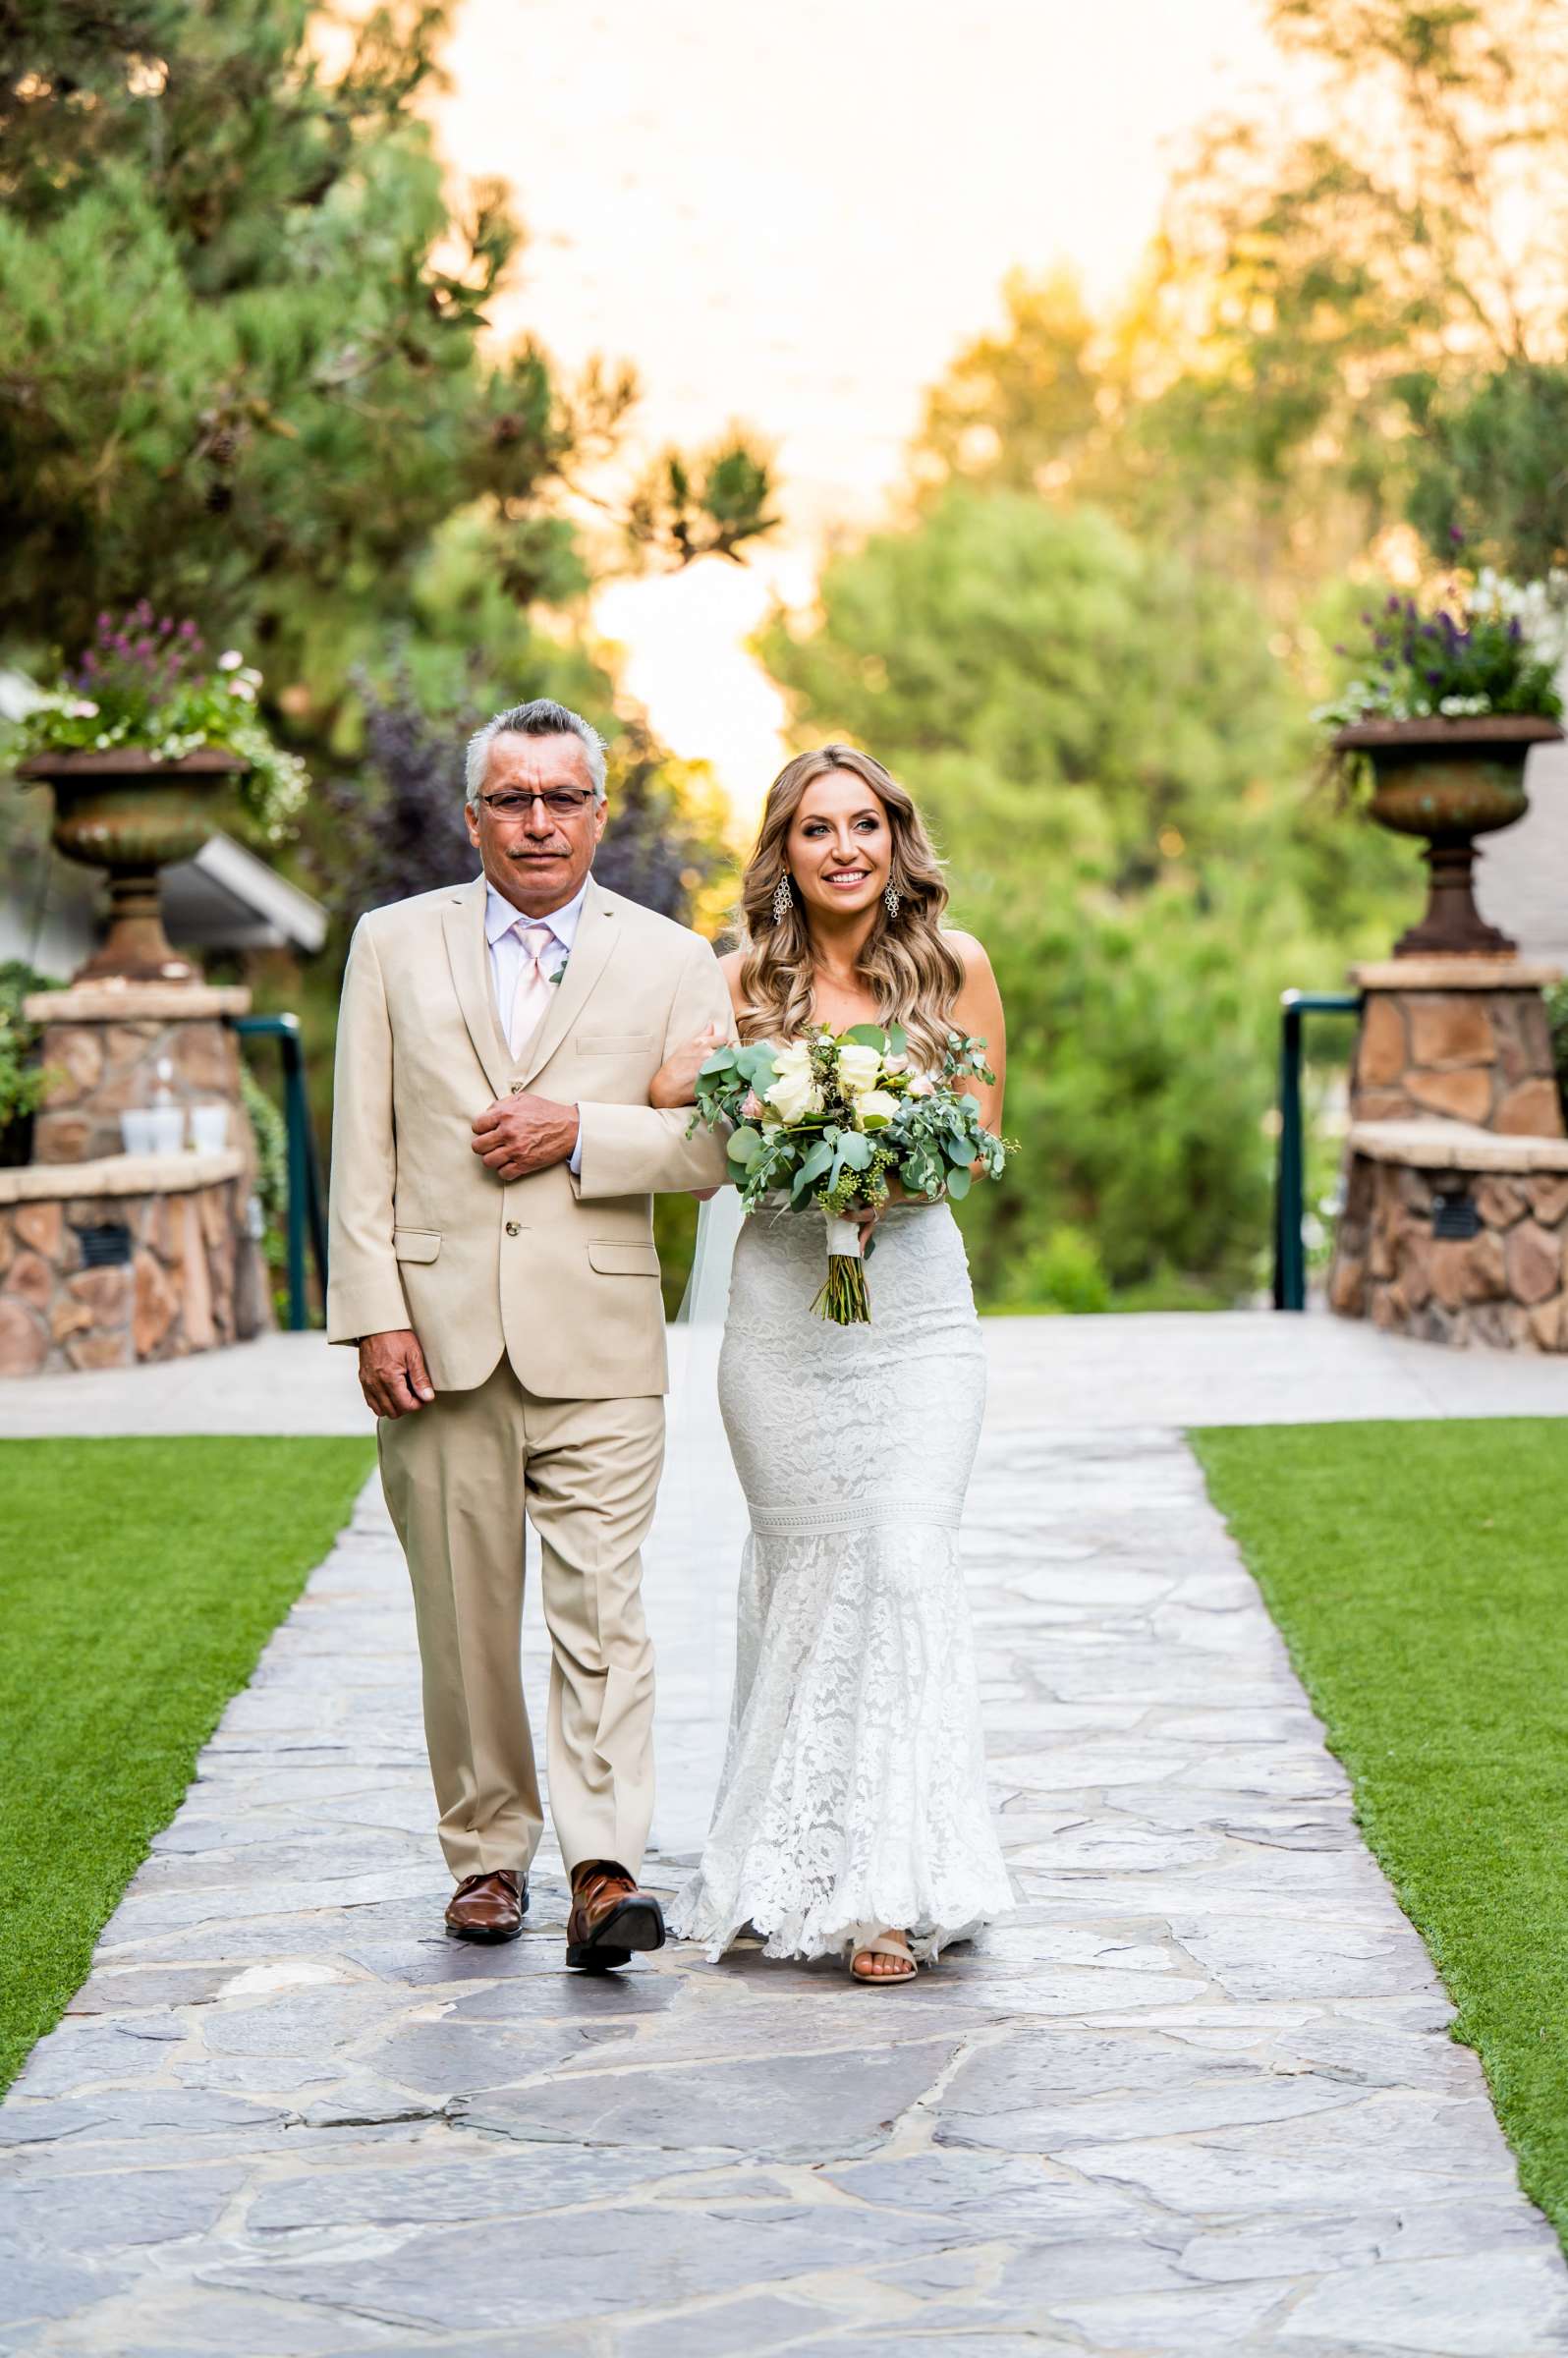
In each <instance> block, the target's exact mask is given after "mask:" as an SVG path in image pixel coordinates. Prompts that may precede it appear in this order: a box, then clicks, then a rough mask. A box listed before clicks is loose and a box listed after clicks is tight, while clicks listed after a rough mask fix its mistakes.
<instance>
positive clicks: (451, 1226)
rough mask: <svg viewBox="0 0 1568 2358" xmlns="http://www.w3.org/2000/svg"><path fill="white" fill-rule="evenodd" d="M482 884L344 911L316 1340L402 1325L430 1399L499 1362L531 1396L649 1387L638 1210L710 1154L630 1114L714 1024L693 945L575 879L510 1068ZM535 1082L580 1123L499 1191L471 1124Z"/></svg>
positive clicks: (653, 1388) (654, 1333) (645, 1213)
mask: <svg viewBox="0 0 1568 2358" xmlns="http://www.w3.org/2000/svg"><path fill="white" fill-rule="evenodd" d="M484 899H485V886H484V878H483V877H482V876H478V877H476V878H475V880H474V881H473V882H472V883H470V884H464V885H460V886H456V887H451V888H448V889H444V890H442V891H439V892H427V893H421V894H420V895H419V896H418V897H417V898H416V899H414V900H408V901H397V902H394V903H392V904H391V906H390V907H388V908H385V909H375V910H372V911H371V912H370V913H369V915H368V916H366V917H364V918H362V919H361V921H360V924H359V926H357V927H356V929H355V934H354V941H353V945H352V947H351V949H350V952H349V963H348V971H347V973H346V975H345V977H344V983H343V1003H342V1008H341V1012H340V1015H339V1020H338V1040H337V1072H336V1082H335V1095H334V1100H333V1112H332V1198H331V1228H330V1254H329V1266H330V1270H331V1281H330V1283H329V1285H328V1288H327V1335H328V1339H329V1340H330V1341H332V1342H340V1343H347V1342H353V1341H355V1340H357V1339H358V1337H359V1336H361V1335H364V1334H375V1333H382V1332H386V1331H389V1330H391V1329H393V1328H397V1327H404V1326H412V1327H413V1329H414V1331H415V1333H416V1334H417V1335H418V1336H419V1338H420V1346H421V1348H422V1349H423V1352H424V1356H425V1361H426V1364H427V1366H428V1368H429V1371H430V1380H431V1382H432V1383H433V1384H434V1386H435V1388H436V1391H437V1392H438V1393H439V1392H443V1391H468V1390H472V1389H473V1388H474V1387H475V1386H476V1385H478V1384H481V1383H483V1382H484V1380H485V1378H486V1377H487V1376H488V1375H490V1374H491V1373H492V1371H493V1370H494V1368H495V1367H496V1366H497V1364H498V1362H499V1361H500V1358H501V1356H502V1353H503V1352H504V1353H505V1354H506V1355H507V1357H508V1358H509V1359H510V1361H511V1364H512V1367H513V1369H514V1371H515V1372H516V1374H517V1376H518V1378H519V1380H520V1382H522V1383H523V1384H524V1385H525V1387H526V1388H527V1389H528V1390H529V1391H531V1392H532V1393H535V1394H537V1395H539V1396H540V1397H542V1398H544V1399H551V1400H610V1399H635V1398H641V1397H644V1396H647V1395H649V1394H653V1393H659V1392H663V1391H664V1390H665V1389H666V1388H667V1377H666V1369H665V1355H664V1312H663V1303H662V1298H661V1295H660V1290H659V1264H658V1256H657V1254H656V1253H655V1251H654V1248H653V1229H652V1208H653V1207H652V1197H653V1196H654V1195H655V1194H657V1193H662V1192H674V1191H678V1190H681V1189H685V1188H707V1187H716V1186H718V1185H719V1184H720V1183H721V1182H722V1180H723V1178H724V1175H725V1155H724V1147H723V1143H722V1141H721V1140H720V1139H718V1138H715V1137H714V1136H713V1134H712V1133H711V1132H708V1131H703V1130H699V1131H698V1133H697V1134H696V1136H694V1137H693V1138H692V1139H690V1140H688V1139H687V1136H686V1130H687V1125H688V1123H689V1121H690V1119H691V1116H690V1114H689V1112H686V1111H677V1112H669V1113H661V1112H658V1111H656V1110H655V1109H654V1108H653V1107H651V1106H650V1105H649V1104H648V1101H647V1092H648V1084H649V1082H650V1081H651V1079H652V1077H653V1075H654V1074H655V1073H656V1072H657V1070H658V1068H659V1066H660V1065H661V1064H662V1063H663V1061H664V1059H665V1057H666V1056H667V1055H669V1054H670V1052H671V1051H672V1050H673V1049H674V1048H676V1047H679V1046H681V1045H684V1043H685V1042H686V1041H688V1040H689V1039H692V1038H693V1037H694V1035H695V1034H697V1033H698V1032H700V1030H701V1029H702V1027H703V1025H704V1024H708V1023H719V1024H722V1025H723V1027H724V1029H725V1032H726V1035H729V1034H730V1033H731V1032H732V1022H731V1013H730V1003H729V996H728V993H727V991H726V989H725V986H724V979H723V976H722V975H721V974H720V972H719V967H718V961H717V960H716V959H715V957H714V955H713V952H712V950H711V948H710V947H709V946H708V944H707V943H706V942H705V941H703V940H702V939H701V937H700V935H699V934H696V933H693V932H690V931H688V929H687V928H686V927H685V926H677V925H673V924H672V923H671V922H670V921H669V920H668V919H667V918H662V917H656V916H655V915H654V914H653V913H652V911H650V910H647V909H643V908H640V907H639V906H638V904H637V903H636V902H634V901H627V900H623V899H622V898H621V896H620V895H619V894H618V893H613V892H606V891H604V890H603V889H602V888H601V887H600V886H599V885H597V884H595V883H594V882H593V881H592V879H591V878H590V879H589V881H588V894H587V898H586V899H585V901H584V905H583V912H582V916H581V918H580V920H579V923H578V929H577V937H576V940H575V941H574V943H573V945H572V952H571V956H570V958H569V960H568V962H567V966H566V971H565V973H564V975H563V977H562V979H561V981H560V983H558V984H557V985H556V988H555V995H554V998H553V1000H552V1002H551V1005H550V1009H549V1012H548V1014H547V1015H546V1016H545V1019H544V1022H543V1024H542V1025H541V1026H540V1028H539V1030H538V1032H537V1034H536V1035H535V1037H534V1039H532V1042H531V1043H529V1045H528V1046H527V1047H526V1048H525V1049H524V1052H523V1054H522V1055H521V1057H514V1056H513V1054H512V1051H511V1049H510V1048H509V1047H508V1045H507V1042H506V1039H505V1036H504V1034H503V1032H502V1030H501V1026H500V1023H499V1022H498V1020H497V1017H496V1011H495V1005H494V1000H493V996H492V993H491V988H490V977H489V961H488V955H487V952H486V948H485V940H484ZM524 1089H528V1090H536V1091H538V1092H539V1093H540V1094H541V1095H544V1096H548V1097H554V1098H556V1099H558V1100H560V1101H562V1102H564V1103H574V1102H575V1103H576V1104H578V1105H579V1106H580V1107H581V1111H582V1163H581V1176H580V1177H579V1178H577V1179H574V1178H573V1177H572V1175H571V1173H570V1171H569V1170H568V1168H567V1166H566V1165H565V1164H564V1163H561V1164H557V1165H554V1166H552V1167H551V1168H550V1169H548V1170H543V1171H537V1172H535V1173H533V1175H532V1177H530V1178H527V1179H518V1180H513V1181H510V1182H507V1181H503V1180H501V1179H498V1178H497V1177H496V1176H495V1174H494V1172H492V1171H489V1170H487V1169H486V1168H485V1166H484V1164H483V1162H482V1161H481V1160H480V1159H479V1157H478V1155H476V1153H475V1152H474V1147H473V1133H472V1129H471V1125H472V1123H473V1121H474V1119H475V1116H476V1114H479V1113H481V1112H482V1111H483V1110H484V1108H485V1106H486V1105H488V1104H490V1103H492V1102H493V1101H494V1099H496V1098H497V1097H504V1096H505V1095H507V1094H508V1092H509V1091H511V1092H517V1091H520V1090H524Z"/></svg>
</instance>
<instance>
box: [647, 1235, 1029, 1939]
mask: <svg viewBox="0 0 1568 2358" xmlns="http://www.w3.org/2000/svg"><path fill="white" fill-rule="evenodd" d="M876 1240H877V1241H876V1250H875V1252H874V1253H873V1254H872V1256H871V1258H870V1260H869V1262H868V1263H867V1282H868V1288H869V1291H870V1295H871V1323H870V1324H869V1325H868V1326H847V1327H841V1326H833V1325H830V1324H828V1323H827V1322H826V1321H825V1320H824V1319H818V1318H816V1317H814V1316H813V1315H812V1307H811V1306H812V1300H813V1298H814V1296H815V1294H816V1292H817V1289H818V1287H819V1286H820V1285H821V1282H822V1278H823V1274H824V1270H825V1240H824V1237H823V1233H822V1223H821V1221H820V1220H819V1219H817V1218H815V1217H814V1216H811V1215H807V1214H803V1213H794V1212H789V1211H783V1212H779V1213H766V1212H763V1213H760V1214H756V1215H754V1216H753V1217H752V1218H751V1219H749V1220H747V1222H746V1223H745V1226H744V1227H743V1229H742V1231H741V1236H740V1241H739V1243H738V1245H737V1247H736V1252H735V1266H734V1274H733V1278H732V1281H731V1287H730V1306H729V1317H728V1320H727V1323H726V1327H725V1335H724V1347H723V1351H722V1353H721V1356H720V1361H719V1393H720V1401H721V1404H722V1408H723V1412H724V1423H725V1427H726V1430H727V1432H728V1433H729V1438H730V1446H731V1449H732V1451H733V1453H734V1457H735V1464H736V1468H737V1470H738V1472H739V1474H740V1478H741V1483H742V1487H743V1488H744V1489H745V1491H746V1496H747V1503H748V1506H749V1509H750V1516H751V1536H750V1538H749V1539H748V1541H747V1543H746V1548H745V1554H744V1558H743V1562H742V1568H741V1596H740V1619H739V1640H738V1648H737V1664H736V1682H735V1695H734V1702H733V1705H732V1708H731V1716H730V1735H729V1746H728V1752H727V1756H726V1759H725V1764H724V1772H723V1777H722V1779H721V1782H720V1786H719V1794H718V1800H717V1803H716V1805H715V1809H714V1815H713V1822H712V1825H711V1828H710V1830H709V1833H708V1837H707V1842H706V1845H705V1847H704V1849H703V1852H702V1856H701V1861H700V1866H699V1867H698V1870H697V1872H696V1874H695V1875H694V1876H693V1877H692V1879H691V1881H689V1882H688V1883H687V1884H686V1886H685V1888H684V1889H683V1890H682V1891H681V1893H680V1895H679V1897H678V1898H677V1900H676V1903H675V1906H674V1909H673V1912H672V1917H671V1924H672V1929H673V1930H674V1931H675V1932H676V1933H677V1934H679V1935H680V1936H681V1937H684V1938H687V1939H693V1940H700V1941H702V1942H703V1943H705V1945H706V1947H707V1950H708V1954H709V1955H710V1956H712V1957H717V1956H719V1955H721V1954H722V1952H723V1951H724V1949H725V1948H726V1947H728V1945H729V1943H730V1942H731V1941H732V1940H733V1939H734V1937H735V1936H736V1935H737V1933H738V1932H740V1931H741V1929H742V1928H743V1927H744V1926H746V1925H748V1924H750V1925H751V1926H752V1927H754V1929H755V1931H756V1934H757V1935H759V1936H760V1937H761V1938H762V1940H763V1944H764V1948H765V1952H766V1954H767V1955H769V1956H773V1957H786V1956H791V1957H815V1956H822V1955H826V1954H836V1953H842V1952H843V1951H845V1950H846V1949H847V1948H848V1947H849V1946H850V1945H851V1943H852V1942H853V1941H856V1940H859V1939H862V1938H865V1937H868V1936H870V1935H871V1934H874V1933H876V1932H879V1931H882V1930H883V1929H885V1928H888V1927H893V1928H897V1929H900V1930H903V1931H905V1932H907V1933H908V1934H909V1935H910V1938H911V1944H912V1946H913V1947H914V1949H915V1952H916V1954H917V1955H918V1956H922V1957H926V1958H929V1957H934V1956H935V1955H936V1954H937V1952H938V1951H939V1950H940V1948H941V1947H942V1946H943V1944H944V1943H945V1942H948V1941H951V1940H957V1939H961V1938H965V1937H968V1936H969V1935H970V1934H972V1933H973V1932H975V1931H976V1930H977V1929H978V1928H979V1926H980V1924H981V1923H982V1922H987V1921H994V1920H995V1919H996V1918H997V1917H999V1916H1002V1915H1005V1914H1007V1913H1009V1912H1010V1910H1011V1907H1012V1891H1011V1886H1010V1884H1009V1881H1008V1877H1007V1871H1006V1869H1005V1867H1004V1866H1003V1863H1002V1855H1001V1850H1000V1847H999V1845H998V1842H997V1838H996V1834H995V1831H994V1828H993V1826H992V1825H991V1820H990V1813H989V1810H988V1807H987V1804H986V1798H985V1763H984V1753H983V1747H982V1741H981V1735H980V1698H979V1692H978V1688H977V1684H976V1674H975V1659H974V1647H973V1641H972V1638H971V1632H970V1619H969V1600H968V1598H967V1597H966V1595H965V1591H964V1581H963V1574H962V1572H961V1570H960V1566H959V1560H958V1527H959V1520H960V1517H961V1515H962V1512H963V1506H964V1493H965V1490H966V1488H967V1487H968V1484H969V1477H970V1469H971V1467H972V1465H973V1463H974V1459H975V1449H976V1444H977V1442H978V1440H979V1438H980V1415H981V1411H982V1409H983V1406H984V1397H985V1368H984V1360H983V1356H982V1350H981V1344H980V1324H979V1320H978V1319H977V1318H976V1315H975V1303H974V1297H973V1294H972V1292H971V1290H970V1282H969V1265H968V1263H967V1261H966V1259H965V1254H964V1245H963V1240H962V1238H961V1236H960V1235H959V1232H958V1228H957V1226H956V1224H955V1222H954V1220H953V1216H952V1213H951V1212H950V1211H949V1210H948V1208H947V1207H946V1206H945V1205H930V1206H918V1205H907V1206H906V1205H895V1206H893V1207H890V1208H889V1209H888V1210H887V1212H886V1213H885V1214H884V1215H883V1218H882V1221H881V1223H880V1225H879V1227H878V1228H877V1231H876Z"/></svg>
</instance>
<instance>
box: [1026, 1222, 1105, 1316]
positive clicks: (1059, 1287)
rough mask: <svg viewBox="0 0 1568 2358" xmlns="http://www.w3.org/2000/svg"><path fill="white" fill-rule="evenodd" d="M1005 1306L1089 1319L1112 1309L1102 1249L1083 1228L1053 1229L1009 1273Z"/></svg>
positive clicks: (1031, 1247)
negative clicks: (1100, 1254)
mask: <svg viewBox="0 0 1568 2358" xmlns="http://www.w3.org/2000/svg"><path fill="white" fill-rule="evenodd" d="M1002 1306H1003V1307H1004V1308H1007V1309H1015V1308H1016V1309H1018V1310H1027V1311H1056V1312H1061V1313H1065V1314H1070V1315H1071V1316H1073V1317H1076V1318H1086V1317H1091V1316H1092V1315H1094V1314H1095V1313H1096V1312H1100V1311H1106V1310H1109V1309H1110V1308H1111V1289H1110V1280H1109V1279H1108V1278H1107V1276H1106V1274H1105V1264H1104V1263H1103V1262H1102V1261H1101V1260H1100V1257H1099V1247H1098V1246H1097V1245H1096V1244H1095V1242H1094V1239H1093V1238H1092V1236H1089V1235H1086V1233H1085V1231H1084V1230H1083V1229H1082V1228H1053V1229H1052V1230H1051V1233H1050V1235H1049V1236H1048V1237H1046V1239H1045V1241H1044V1243H1043V1244H1039V1245H1031V1246H1030V1247H1029V1249H1028V1251H1027V1252H1026V1253H1025V1254H1024V1256H1023V1259H1022V1260H1021V1261H1020V1262H1019V1263H1018V1264H1017V1266H1016V1268H1013V1269H1011V1270H1009V1272H1008V1289H1007V1295H1006V1298H1005V1300H1004V1303H1003V1305H1002Z"/></svg>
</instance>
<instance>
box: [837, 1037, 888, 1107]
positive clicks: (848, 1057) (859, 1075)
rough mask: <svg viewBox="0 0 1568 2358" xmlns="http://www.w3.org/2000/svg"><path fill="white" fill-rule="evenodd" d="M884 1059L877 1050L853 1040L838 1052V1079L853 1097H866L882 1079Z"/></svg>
mask: <svg viewBox="0 0 1568 2358" xmlns="http://www.w3.org/2000/svg"><path fill="white" fill-rule="evenodd" d="M881 1072H882V1059H881V1054H880V1051H879V1050H877V1049H876V1048H868V1047H866V1046H865V1045H863V1043H862V1042H861V1041H860V1040H852V1041H851V1042H850V1044H849V1046H848V1047H847V1048H840V1049H839V1052H838V1077H839V1079H840V1081H841V1082H842V1083H843V1084H844V1088H845V1091H846V1093H847V1094H848V1095H850V1096H852V1097H859V1096H864V1095H865V1094H866V1092H867V1090H868V1089H874V1088H875V1087H876V1084H877V1082H878V1081H879V1079H880V1078H881Z"/></svg>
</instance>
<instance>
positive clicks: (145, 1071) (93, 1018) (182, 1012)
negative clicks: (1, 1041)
mask: <svg viewBox="0 0 1568 2358" xmlns="http://www.w3.org/2000/svg"><path fill="white" fill-rule="evenodd" d="M250 1006H251V993H250V992H249V991H248V990H246V989H244V988H243V987H240V986H237V985H229V986H224V987H215V986H214V985H212V984H209V983H132V982H122V981H120V980H118V979H116V978H114V977H105V978H103V979H102V980H100V981H97V982H92V983H72V984H71V985H70V986H69V988H67V989H65V990H42V991H38V992H37V993H36V994H35V995H34V996H33V997H31V998H29V999H28V1002H27V1006H26V1013H27V1016H28V1021H29V1022H31V1023H35V1024H41V1025H42V1026H43V1039H42V1043H41V1046H40V1048H39V1057H40V1060H41V1062H42V1064H43V1066H44V1069H45V1071H46V1072H49V1073H50V1074H52V1076H53V1078H52V1080H51V1083H50V1087H49V1093H48V1095H47V1096H46V1098H45V1100H44V1102H43V1105H42V1107H41V1108H40V1109H39V1112H38V1114H37V1116H36V1117H35V1119H34V1122H33V1127H32V1140H33V1144H32V1159H33V1161H34V1162H93V1161H96V1160H98V1159H99V1158H100V1157H101V1156H103V1155H105V1154H119V1153H121V1152H122V1151H123V1141H122V1138H121V1134H120V1116H121V1114H122V1113H124V1112H125V1111H127V1110H128V1109H129V1108H130V1107H133V1106H138V1105H150V1104H151V1103H152V1093H153V1091H154V1089H155V1088H156V1087H157V1069H158V1066H159V1064H160V1062H162V1061H163V1060H164V1059H167V1061H168V1063H169V1065H170V1067H171V1081H170V1086H171V1087H172V1089H173V1091H174V1094H175V1096H176V1098H177V1099H178V1101H179V1102H180V1103H181V1104H182V1105H210V1104H214V1103H217V1102H219V1101H221V1102H223V1103H224V1104H226V1105H228V1106H229V1107H230V1109H231V1110H230V1124H229V1140H230V1144H231V1145H233V1146H236V1147H240V1148H242V1149H243V1150H244V1151H245V1153H246V1156H247V1160H248V1161H249V1159H250V1158H251V1153H252V1147H251V1126H250V1124H249V1122H248V1121H247V1120H246V1118H245V1109H244V1107H243V1105H242V1104H241V1101H240V1051H239V1046H238V1043H237V1041H236V1039H235V1037H234V1034H233V1033H232V1032H231V1031H230V1030H229V1029H228V1027H227V1025H226V1024H225V1023H224V1020H223V1019H224V1017H225V1016H229V1015H245V1014H248V1013H249V1011H250Z"/></svg>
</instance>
